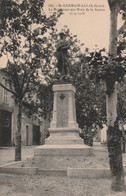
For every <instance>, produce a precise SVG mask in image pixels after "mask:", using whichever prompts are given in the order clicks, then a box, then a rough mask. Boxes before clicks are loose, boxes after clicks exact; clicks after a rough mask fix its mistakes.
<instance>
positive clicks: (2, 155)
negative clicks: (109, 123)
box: [0, 142, 126, 166]
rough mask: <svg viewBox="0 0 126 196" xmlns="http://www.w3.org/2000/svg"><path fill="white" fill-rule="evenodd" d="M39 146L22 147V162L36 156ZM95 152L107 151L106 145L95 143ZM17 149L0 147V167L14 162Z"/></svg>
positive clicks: (124, 154)
mask: <svg viewBox="0 0 126 196" xmlns="http://www.w3.org/2000/svg"><path fill="white" fill-rule="evenodd" d="M35 147H37V145H32V146H22V161H24V160H26V159H27V158H31V157H33V156H34V149H35ZM93 150H96V151H107V147H106V145H102V144H101V143H100V142H94V144H93ZM14 156H15V147H0V166H3V165H5V164H9V163H12V162H14ZM123 163H124V164H126V153H123Z"/></svg>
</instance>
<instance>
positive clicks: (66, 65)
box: [56, 33, 70, 77]
mask: <svg viewBox="0 0 126 196" xmlns="http://www.w3.org/2000/svg"><path fill="white" fill-rule="evenodd" d="M59 36H60V41H59V43H58V44H57V50H56V58H57V61H58V62H57V68H58V71H59V72H60V74H61V75H62V77H65V76H68V75H69V74H70V61H69V55H68V49H69V48H70V42H69V41H67V40H66V35H65V34H64V33H60V34H59Z"/></svg>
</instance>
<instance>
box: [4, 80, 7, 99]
mask: <svg viewBox="0 0 126 196" xmlns="http://www.w3.org/2000/svg"><path fill="white" fill-rule="evenodd" d="M5 87H7V80H5ZM4 102H6V103H7V90H6V89H4Z"/></svg>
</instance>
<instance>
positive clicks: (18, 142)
mask: <svg viewBox="0 0 126 196" xmlns="http://www.w3.org/2000/svg"><path fill="white" fill-rule="evenodd" d="M21 117H22V103H21V102H20V103H19V105H18V115H17V132H16V145H15V161H21Z"/></svg>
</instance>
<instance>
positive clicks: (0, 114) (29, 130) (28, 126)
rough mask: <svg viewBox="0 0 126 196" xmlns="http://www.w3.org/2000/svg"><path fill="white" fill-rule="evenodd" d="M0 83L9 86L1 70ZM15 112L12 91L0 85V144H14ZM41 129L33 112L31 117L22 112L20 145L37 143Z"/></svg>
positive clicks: (41, 124) (41, 132)
mask: <svg viewBox="0 0 126 196" xmlns="http://www.w3.org/2000/svg"><path fill="white" fill-rule="evenodd" d="M0 83H1V84H3V85H4V86H6V87H7V88H9V85H8V83H7V80H6V73H5V72H4V71H2V70H0ZM17 113H18V108H17V106H16V104H15V102H14V99H13V97H12V93H11V92H9V91H7V90H6V89H5V88H3V87H2V86H0V146H13V145H15V135H16V130H17ZM40 120H41V121H40ZM40 122H41V123H40ZM43 131H44V125H43V120H42V119H39V120H38V118H37V117H36V115H34V114H33V115H32V116H31V117H28V116H27V115H26V114H25V113H23V114H22V131H21V136H22V145H39V144H40V143H41V135H43Z"/></svg>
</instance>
